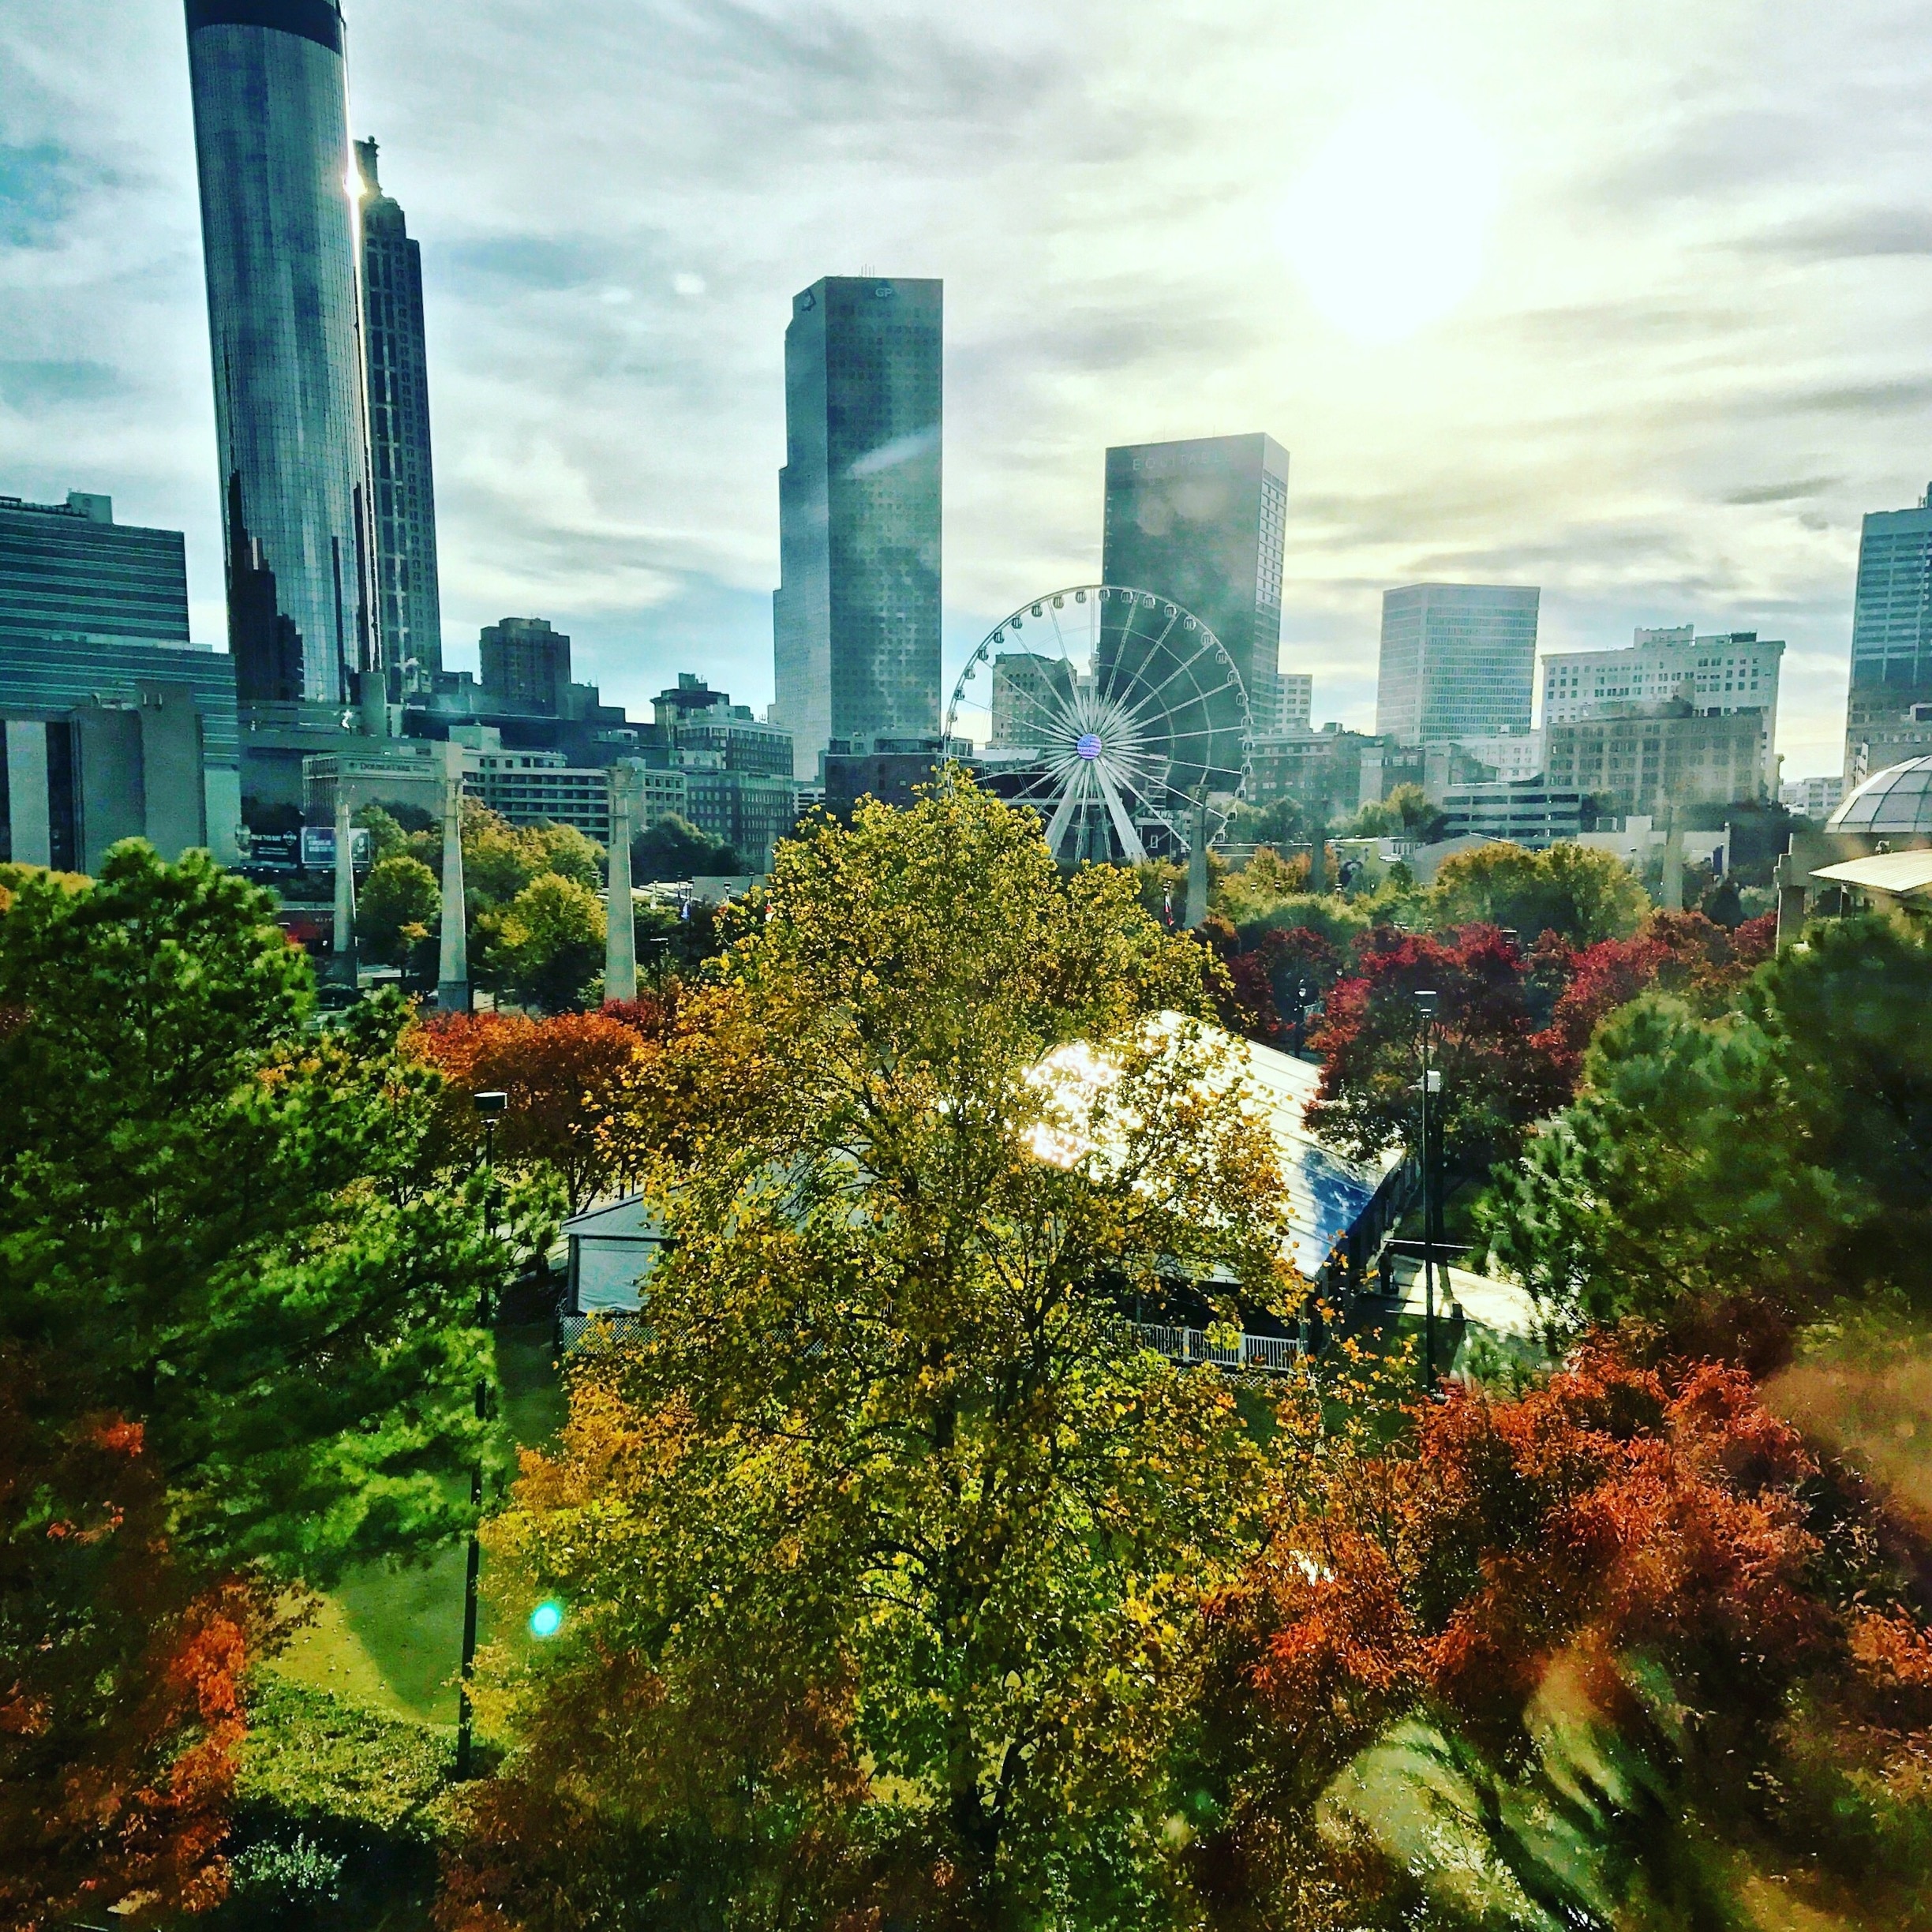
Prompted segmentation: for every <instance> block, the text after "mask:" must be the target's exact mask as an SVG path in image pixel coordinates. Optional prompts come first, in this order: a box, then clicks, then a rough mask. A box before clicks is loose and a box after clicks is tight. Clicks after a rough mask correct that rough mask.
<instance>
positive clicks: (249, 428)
mask: <svg viewBox="0 0 1932 1932" xmlns="http://www.w3.org/2000/svg"><path fill="white" fill-rule="evenodd" d="M187 12H188V66H189V76H190V79H191V80H192V83H193V91H194V118H195V153H196V159H197V162H198V163H199V166H200V178H201V233H202V243H203V248H204V253H205V255H206V256H207V266H208V328H209V333H210V335H211V337H212V343H213V349H214V362H215V434H216V437H217V439H218V441H219V447H220V456H221V477H222V511H223V517H224V519H225V522H226V534H227V561H228V628H229V642H230V649H231V650H233V652H234V658H235V674H236V683H237V687H238V691H239V694H240V696H241V700H242V702H245V703H246V702H250V701H260V700H263V699H294V698H311V699H314V700H316V701H319V702H324V703H334V702H337V701H339V700H340V699H341V698H343V697H344V696H345V695H347V692H348V690H349V687H350V677H351V675H352V674H353V673H355V672H360V671H361V670H362V669H363V668H365V667H373V666H374V665H376V664H378V663H379V662H380V656H379V653H378V646H377V642H376V635H377V634H376V621H375V617H374V613H373V611H372V609H371V607H370V595H369V591H370V586H371V581H372V578H373V557H372V556H371V555H370V548H371V544H372V541H373V532H372V528H371V525H370V522H369V515H368V481H367V477H368V445H367V431H366V427H365V414H364V405H363V381H362V343H361V316H360V313H359V309H358V298H357V288H356V243H355V208H354V200H353V196H354V189H353V187H352V185H351V183H350V155H349V119H348V102H347V95H346V81H345V78H344V73H343V22H342V15H341V13H340V11H339V9H338V7H337V6H336V5H335V0H187Z"/></svg>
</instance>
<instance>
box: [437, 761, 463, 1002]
mask: <svg viewBox="0 0 1932 1932" xmlns="http://www.w3.org/2000/svg"><path fill="white" fill-rule="evenodd" d="M444 757H445V758H446V760H447V762H446V764H445V766H444V780H443V927H442V933H441V935H440V942H439V943H440V957H439V960H438V964H437V967H436V1005H437V1006H438V1007H439V1008H440V1009H441V1010H442V1011H443V1012H444V1013H467V1012H468V1011H469V1010H470V920H469V912H468V908H467V907H466V904H465V903H464V899H463V860H462V748H461V747H459V746H456V745H451V746H449V747H447V749H446V751H445V753H444Z"/></svg>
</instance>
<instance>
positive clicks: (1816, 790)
mask: <svg viewBox="0 0 1932 1932" xmlns="http://www.w3.org/2000/svg"><path fill="white" fill-rule="evenodd" d="M1844 798H1845V781H1844V777H1843V776H1842V775H1841V774H1840V775H1833V776H1832V777H1825V778H1799V779H1796V780H1795V781H1793V782H1792V783H1791V784H1784V785H1780V786H1779V787H1778V803H1780V805H1782V806H1784V808H1785V809H1786V810H1787V811H1794V812H1795V813H1796V814H1798V816H1799V818H1810V819H1814V820H1815V821H1816V822H1818V824H1819V825H1822V824H1823V823H1824V822H1825V820H1826V819H1827V818H1829V817H1830V816H1831V815H1832V814H1833V812H1835V811H1837V809H1838V807H1840V805H1842V804H1843V803H1844Z"/></svg>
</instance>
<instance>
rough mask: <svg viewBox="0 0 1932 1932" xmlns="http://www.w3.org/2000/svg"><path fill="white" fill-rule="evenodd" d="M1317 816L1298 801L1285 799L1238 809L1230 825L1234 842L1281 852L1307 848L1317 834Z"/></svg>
mask: <svg viewBox="0 0 1932 1932" xmlns="http://www.w3.org/2000/svg"><path fill="white" fill-rule="evenodd" d="M1228 833H1229V836H1230V837H1232V838H1235V839H1238V840H1240V841H1242V842H1243V843H1245V844H1252V845H1267V846H1271V847H1272V848H1274V849H1275V851H1276V852H1279V851H1280V850H1281V849H1282V847H1284V846H1287V845H1306V844H1310V843H1312V841H1313V839H1314V837H1315V833H1316V819H1315V815H1314V814H1313V813H1312V812H1311V811H1309V808H1308V807H1306V806H1305V805H1304V804H1303V803H1301V800H1300V799H1296V798H1290V797H1287V796H1285V795H1284V796H1282V797H1280V798H1278V799H1270V800H1269V801H1268V803H1267V804H1265V805H1237V806H1236V807H1234V818H1232V819H1231V820H1230V822H1229V825H1228Z"/></svg>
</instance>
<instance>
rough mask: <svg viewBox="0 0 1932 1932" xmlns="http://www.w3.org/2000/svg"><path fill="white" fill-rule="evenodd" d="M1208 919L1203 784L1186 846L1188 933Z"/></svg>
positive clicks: (1205, 811)
mask: <svg viewBox="0 0 1932 1932" xmlns="http://www.w3.org/2000/svg"><path fill="white" fill-rule="evenodd" d="M1205 919H1207V786H1206V785H1205V784H1204V785H1203V786H1202V787H1201V788H1200V791H1199V792H1198V793H1196V796H1195V800H1194V824H1193V836H1192V837H1191V838H1190V840H1189V844H1188V880H1187V915H1186V919H1185V922H1184V923H1185V925H1186V927H1187V929H1188V930H1189V932H1193V930H1194V929H1195V928H1196V927H1197V926H1200V924H1201V923H1203V922H1204V920H1205Z"/></svg>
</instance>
